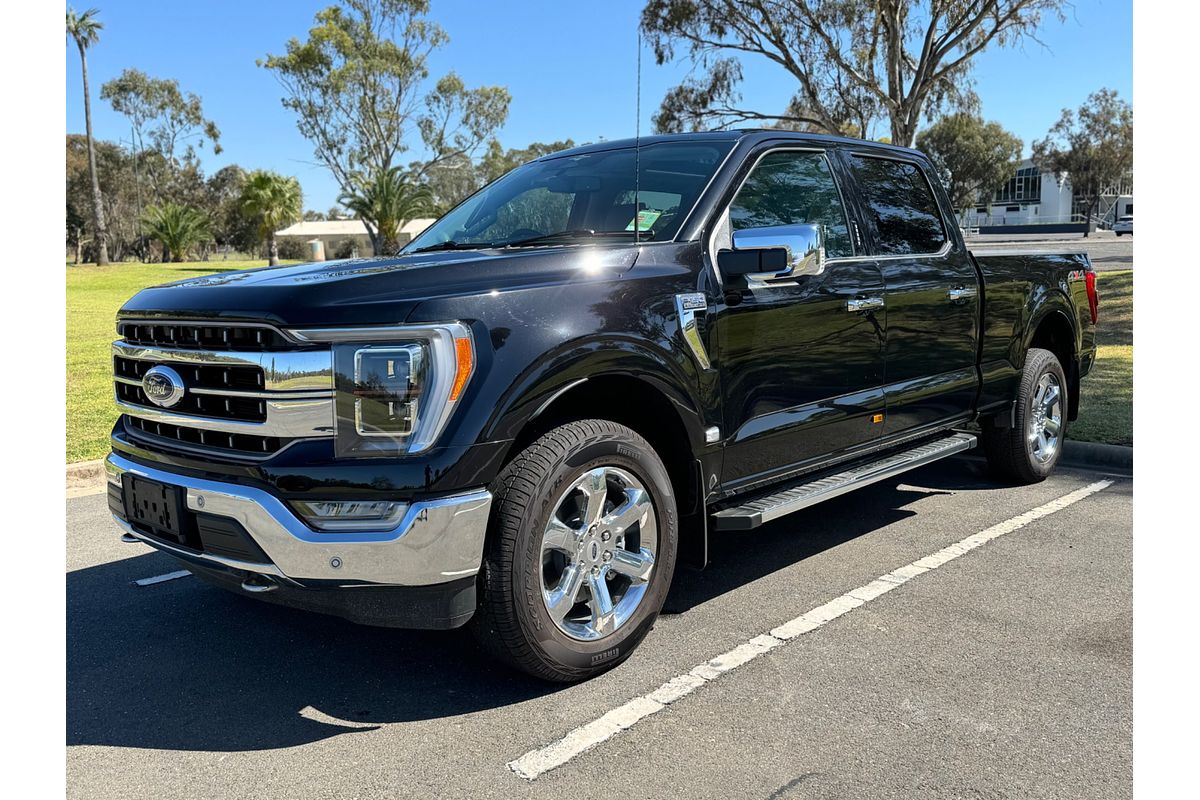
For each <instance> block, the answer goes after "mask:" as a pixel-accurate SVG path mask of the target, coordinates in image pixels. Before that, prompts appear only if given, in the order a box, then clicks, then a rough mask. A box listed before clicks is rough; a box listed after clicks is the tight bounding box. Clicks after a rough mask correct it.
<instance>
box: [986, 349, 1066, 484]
mask: <svg viewBox="0 0 1200 800" xmlns="http://www.w3.org/2000/svg"><path fill="white" fill-rule="evenodd" d="M1045 375H1051V376H1053V378H1054V379H1055V380H1057V383H1058V387H1059V390H1060V392H1061V407H1062V409H1063V413H1062V414H1061V427H1060V429H1059V433H1058V439H1057V447H1056V448H1055V449H1054V451H1053V453H1052V455H1050V456H1049V457H1048V458H1046V459H1045V460H1042V459H1039V458H1038V457H1037V456H1036V455H1035V453H1034V447H1033V444H1032V442H1031V439H1030V437H1031V434H1032V432H1033V430H1034V426H1035V424H1036V415H1035V413H1034V410H1033V398H1034V396H1035V393H1036V391H1037V387H1038V383H1039V382H1040V381H1041V380H1042V377H1043V376H1045ZM1067 391H1068V386H1067V376H1066V373H1065V372H1064V371H1063V367H1062V364H1060V363H1059V361H1058V358H1057V357H1056V356H1055V355H1054V353H1051V352H1050V351H1049V350H1042V349H1040V348H1036V347H1035V348H1030V350H1029V352H1028V353H1026V354H1025V368H1024V370H1022V372H1021V380H1020V382H1019V383H1018V385H1017V397H1016V411H1015V414H1014V419H1013V423H1014V424H1013V425H1012V426H1011V427H1005V428H1001V427H997V426H996V425H995V424H994V421H993V420H984V421H983V425H982V429H983V435H982V437H981V438H982V441H983V451H984V453H985V454H986V455H987V460H988V466H989V467H990V468H991V470H992V472H993V474H995V475H996V477H998V478H1001V479H1002V480H1005V481H1009V482H1012V483H1018V484H1029V483H1038V482H1040V481H1043V480H1045V479H1046V478H1047V477H1048V476H1049V475H1050V473H1052V472H1054V468H1055V466H1057V464H1058V460H1059V458H1060V457H1061V456H1062V443H1063V441H1064V440H1065V439H1066V433H1067V414H1066V413H1065V410H1066V409H1067V408H1068V407H1069V403H1068V399H1069V398H1068V396H1067Z"/></svg>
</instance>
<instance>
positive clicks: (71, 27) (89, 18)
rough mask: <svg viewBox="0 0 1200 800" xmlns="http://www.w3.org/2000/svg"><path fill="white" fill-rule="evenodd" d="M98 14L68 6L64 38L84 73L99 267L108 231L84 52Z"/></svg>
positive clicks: (96, 35)
mask: <svg viewBox="0 0 1200 800" xmlns="http://www.w3.org/2000/svg"><path fill="white" fill-rule="evenodd" d="M99 13H100V12H99V11H98V10H97V9H95V8H89V9H88V10H87V11H84V12H83V13H79V12H78V11H76V10H75V9H73V8H71V7H69V6H68V7H67V35H68V36H70V37H71V38H72V39H74V40H75V45H76V47H78V48H79V65H80V67H81V69H82V71H83V119H84V125H85V127H86V128H87V147H88V167H89V169H90V171H91V175H92V227H93V228H94V229H95V230H94V233H95V236H96V253H97V255H96V263H98V264H100V265H101V266H105V265H107V264H108V241H107V234H108V232H107V230H106V228H105V225H104V198H103V197H102V196H101V194H100V178H99V176H98V175H97V174H96V147H95V143H94V140H93V138H92V99H91V90H90V89H89V88H88V69H87V51H88V48H89V47H91V46H92V45H94V44H96V42H98V41H100V31H101V30H103V28H104V23H102V22H100V20H98V19H97V18H96V16H97V15H98V14H99Z"/></svg>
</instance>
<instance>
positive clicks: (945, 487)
mask: <svg viewBox="0 0 1200 800" xmlns="http://www.w3.org/2000/svg"><path fill="white" fill-rule="evenodd" d="M914 482H915V483H918V484H920V485H921V487H922V489H921V490H920V491H918V490H914V489H906V488H902V487H903V485H904V484H908V483H914ZM996 486H997V484H996V483H995V482H994V481H993V480H991V479H990V478H989V477H988V476H987V472H986V469H985V468H984V466H983V464H982V462H980V461H977V460H975V459H969V458H953V459H948V460H946V461H942V462H940V463H937V464H932V465H930V466H927V467H924V468H922V469H919V470H916V471H914V472H911V473H908V474H906V475H901V476H900V477H898V478H894V479H892V480H888V481H883V482H881V483H879V484H877V485H875V486H870V487H867V488H864V489H859V490H857V491H855V492H851V493H850V494H848V495H843V496H842V497H838V498H835V499H833V500H827V501H826V502H824V503H821V504H820V505H818V506H814V507H813V508H809V509H805V510H803V511H799V512H796V513H793V514H789V515H788V516H786V517H783V518H782V519H779V520H775V521H773V522H769V523H767V524H765V525H763V526H762V527H760V528H756V529H755V530H753V531H746V532H740V531H738V532H726V533H711V532H710V534H709V539H708V566H707V567H706V568H705V569H704V570H702V571H698V570H694V569H688V568H687V567H683V568H681V569H680V570H679V571H677V572H676V577H675V582H674V584H673V585H672V586H671V591H670V593H669V594H668V595H667V602H666V603H665V604H664V606H663V613H664V614H682V613H685V612H687V611H688V610H690V609H691V608H693V607H695V606H698V605H700V604H701V603H704V602H707V601H708V600H711V599H713V598H714V597H718V596H720V595H722V594H725V593H726V592H729V591H732V590H734V589H736V588H738V587H739V586H742V585H744V584H746V583H749V582H750V581H753V580H757V579H758V578H762V577H764V576H766V575H769V574H771V573H772V572H776V571H777V570H780V569H784V568H786V567H787V566H789V565H791V564H794V563H796V562H799V561H803V560H804V559H806V558H809V557H810V556H814V555H816V554H818V553H821V552H824V551H825V550H829V549H830V548H833V547H837V546H838V545H840V544H842V543H844V542H848V541H851V540H853V539H856V538H858V537H859V536H862V535H864V534H867V533H870V532H871V531H874V530H878V529H879V528H883V527H885V526H887V525H891V524H893V523H895V522H898V521H900V520H902V519H906V518H908V517H912V516H915V515H916V514H917V513H918V509H916V508H915V507H912V505H913V503H914V502H915V501H917V500H920V499H921V498H923V497H928V496H930V495H937V494H951V493H953V492H958V491H970V490H972V489H994V488H996ZM748 538H749V539H752V540H753V541H752V544H751V545H750V546H748V543H747V539H748Z"/></svg>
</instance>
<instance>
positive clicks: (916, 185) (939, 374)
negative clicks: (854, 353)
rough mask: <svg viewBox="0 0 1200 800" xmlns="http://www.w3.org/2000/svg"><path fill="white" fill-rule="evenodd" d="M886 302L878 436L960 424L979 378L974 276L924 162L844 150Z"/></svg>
mask: <svg viewBox="0 0 1200 800" xmlns="http://www.w3.org/2000/svg"><path fill="white" fill-rule="evenodd" d="M845 159H846V165H847V168H848V170H849V172H850V174H851V175H852V176H853V178H854V183H855V188H856V191H857V194H858V197H859V201H860V205H861V208H862V214H863V216H864V217H865V220H864V221H865V223H866V227H867V234H868V239H869V240H870V246H871V250H872V253H873V255H874V257H875V262H876V263H877V264H878V266H879V269H880V272H881V273H882V276H883V286H884V297H885V298H886V301H887V344H886V347H885V355H884V362H885V370H886V376H887V377H886V386H885V396H886V416H885V420H884V428H883V435H884V437H889V436H894V435H899V434H904V433H911V432H916V431H917V430H919V429H921V428H925V427H939V426H943V425H947V424H951V423H953V422H957V421H960V420H962V419H964V418H965V417H967V416H968V415H970V414H971V412H972V410H973V406H974V403H975V396H976V390H977V387H978V383H979V379H978V373H977V370H976V353H977V345H978V341H979V329H978V325H979V303H980V302H981V297H980V284H979V276H978V273H977V272H976V270H975V267H974V265H973V264H972V263H971V261H970V257H969V256H968V255H967V250H966V247H964V246H963V243H962V241H961V239H960V237H959V235H958V229H957V226H955V225H954V224H953V223H952V222H951V221H950V219H951V218H950V217H949V215H948V214H947V213H946V212H947V210H948V209H947V208H946V207H945V206H944V205H943V204H942V203H940V202H939V193H938V192H937V191H935V189H934V187H933V184H932V183H931V181H930V178H929V175H928V173H927V171H926V165H925V164H924V163H923V162H922V161H920V160H918V159H915V158H912V159H910V158H906V157H905V156H903V155H902V154H897V155H896V156H892V155H891V154H887V155H886V156H881V155H880V154H878V153H877V152H874V151H871V152H868V151H853V150H851V151H849V152H847V153H846V154H845Z"/></svg>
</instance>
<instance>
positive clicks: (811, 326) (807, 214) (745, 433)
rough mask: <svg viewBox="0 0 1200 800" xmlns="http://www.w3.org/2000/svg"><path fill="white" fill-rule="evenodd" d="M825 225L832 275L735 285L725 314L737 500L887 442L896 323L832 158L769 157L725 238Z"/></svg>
mask: <svg viewBox="0 0 1200 800" xmlns="http://www.w3.org/2000/svg"><path fill="white" fill-rule="evenodd" d="M813 223H816V224H820V225H821V226H822V227H823V230H824V233H825V254H826V262H825V268H824V270H823V272H821V274H817V275H803V276H797V277H791V278H782V279H779V280H759V279H756V278H753V277H742V278H738V277H728V278H725V279H724V288H725V303H724V305H723V306H721V307H719V308H717V309H714V310H713V311H715V314H714V315H713V316H714V323H713V324H714V325H715V342H716V347H717V355H718V357H717V359H716V363H717V366H718V369H719V371H720V380H721V395H722V400H723V404H724V424H725V436H726V442H727V446H726V450H725V460H724V468H723V474H724V483H725V488H726V489H727V490H734V491H736V490H737V489H738V488H743V487H745V486H748V485H750V484H753V483H756V482H758V481H760V480H767V479H771V478H776V477H781V476H782V474H784V473H787V472H792V471H796V470H798V469H800V468H803V467H804V466H805V465H808V464H814V463H816V462H820V461H822V460H824V459H825V458H826V457H828V456H833V455H838V454H841V453H844V452H845V451H847V450H850V449H853V448H856V447H860V446H862V445H864V444H868V443H870V442H871V441H873V440H874V439H876V438H877V437H878V436H879V435H880V431H881V428H882V426H881V425H880V424H878V423H877V422H876V421H875V416H876V415H877V414H881V413H882V411H883V404H884V396H883V389H882V385H883V382H884V372H883V364H884V361H883V348H884V342H885V336H886V332H885V325H886V316H885V314H884V308H883V279H882V276H881V274H880V271H879V267H878V265H877V264H876V263H875V262H874V261H873V260H872V259H871V258H869V257H867V256H865V254H863V253H862V252H860V251H859V250H858V248H856V246H855V244H854V242H853V241H852V236H851V217H850V216H849V215H848V213H847V208H846V205H845V203H844V202H843V198H842V192H841V191H840V188H839V184H838V180H837V177H836V175H835V171H834V168H833V166H832V165H831V162H830V160H829V158H828V157H827V155H826V153H824V152H822V151H814V150H799V149H775V150H769V151H767V152H766V153H764V154H763V155H761V156H760V157H759V159H758V160H757V162H756V163H755V165H754V166H753V168H752V169H751V171H750V173H749V175H748V176H747V178H746V180H745V181H744V182H743V183H742V185H741V187H740V188H739V190H738V192H737V194H736V196H735V197H734V200H733V201H732V203H731V204H730V206H729V208H728V210H727V212H726V214H725V215H723V216H722V217H721V218H720V223H719V227H718V229H717V232H716V233H715V234H713V237H712V241H713V244H712V245H711V249H712V250H713V251H714V252H713V253H712V255H715V251H716V250H720V249H723V248H727V247H729V246H730V242H731V239H730V237H731V231H733V230H741V229H746V228H761V227H770V226H776V225H793V224H813Z"/></svg>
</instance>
